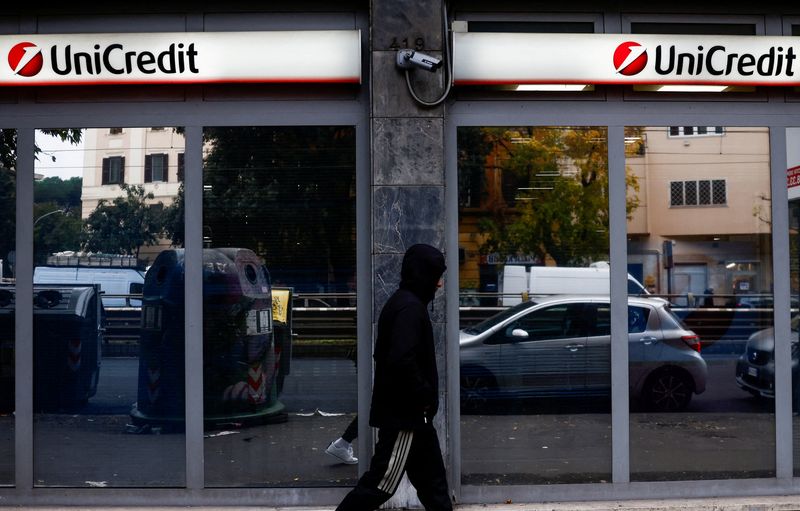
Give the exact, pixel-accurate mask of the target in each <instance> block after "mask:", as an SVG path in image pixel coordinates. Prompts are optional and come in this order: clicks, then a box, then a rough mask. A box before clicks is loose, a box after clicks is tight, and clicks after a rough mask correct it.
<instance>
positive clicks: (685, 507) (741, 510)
mask: <svg viewBox="0 0 800 511" xmlns="http://www.w3.org/2000/svg"><path fill="white" fill-rule="evenodd" d="M14 509H19V510H29V511H97V510H100V509H102V510H104V511H179V510H192V511H333V508H332V507H272V508H270V507H247V506H246V507H242V506H225V507H219V506H216V507H206V506H201V507H189V506H175V507H80V506H76V507H73V506H70V507H16V508H14ZM689 510H691V511H799V510H800V495H798V496H777V497H736V498H704V499H675V500H670V499H666V500H663V499H662V500H626V501H591V502H544V503H527V504H514V503H511V504H471V505H458V506H456V507H455V511H689Z"/></svg>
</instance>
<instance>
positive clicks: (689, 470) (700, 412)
mask: <svg viewBox="0 0 800 511" xmlns="http://www.w3.org/2000/svg"><path fill="white" fill-rule="evenodd" d="M684 129H685V128H684ZM627 130H629V131H635V132H637V133H639V134H640V136H641V140H642V141H643V143H644V144H645V150H644V151H642V152H641V154H637V153H634V152H626V168H627V169H628V172H629V173H630V174H633V175H635V176H637V177H638V178H639V182H640V183H642V184H643V186H641V187H640V188H639V189H637V190H631V189H629V196H630V197H635V200H636V202H637V203H638V204H639V205H640V207H639V208H638V209H636V210H634V211H633V212H632V214H631V215H630V216H629V218H628V239H629V241H628V271H629V273H630V274H631V275H633V276H634V277H636V278H637V279H638V280H641V282H642V283H643V284H644V285H645V287H646V288H647V289H648V290H649V292H650V293H652V294H653V295H654V296H656V297H660V298H664V299H665V300H667V301H668V302H669V305H667V306H659V305H658V304H657V303H654V304H653V306H652V311H651V313H650V317H649V319H647V320H646V321H644V322H641V321H642V320H641V319H639V318H640V315H639V314H637V313H635V309H634V308H632V307H629V309H628V320H629V325H630V330H629V332H630V344H629V381H630V393H631V398H632V400H631V414H630V467H631V473H630V475H631V480H632V481H668V480H698V479H726V478H758V477H774V476H775V434H774V432H775V423H774V422H775V421H774V410H773V403H772V399H771V397H767V396H768V395H771V393H772V392H773V389H772V386H773V379H772V372H771V369H769V368H768V367H767V366H766V365H760V366H756V365H754V364H753V363H751V362H750V361H749V359H748V355H747V354H748V353H750V352H751V351H753V350H756V351H758V350H762V349H764V348H765V343H766V344H769V342H771V341H768V340H766V338H767V337H768V335H767V334H766V333H765V332H771V330H770V327H771V326H772V309H771V307H772V305H771V303H772V292H773V291H772V290H773V286H772V254H771V247H772V236H771V222H770V195H771V192H770V164H769V132H768V130H767V129H766V128H736V127H725V128H724V130H723V129H720V130H719V131H718V132H724V133H725V136H724V137H712V136H706V137H700V136H698V137H696V138H695V139H692V140H691V142H690V143H686V141H685V139H676V138H674V137H673V136H671V135H673V130H672V129H671V128H668V127H629V128H627ZM707 131H708V132H710V131H711V130H710V129H709V130H707ZM684 133H685V132H684ZM677 183H683V184H684V193H685V195H684V198H683V202H681V201H680V200H679V195H678V194H677V193H676V184H677ZM668 184H669V185H668ZM666 204H670V205H671V206H679V205H684V206H690V205H697V206H698V207H699V206H708V205H716V206H719V205H725V206H726V207H707V208H705V209H703V211H702V214H701V215H698V214H697V213H698V209H697V208H696V207H667V206H666ZM661 303H662V304H663V302H661ZM644 325H646V326H644ZM656 325H658V326H656ZM651 327H652V328H651ZM770 346H771V344H770ZM770 349H771V348H770ZM770 367H771V366H770Z"/></svg>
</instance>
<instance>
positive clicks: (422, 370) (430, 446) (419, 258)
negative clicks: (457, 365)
mask: <svg viewBox="0 0 800 511" xmlns="http://www.w3.org/2000/svg"><path fill="white" fill-rule="evenodd" d="M444 270H445V264H444V256H443V255H442V253H441V252H440V251H439V250H437V249H435V248H434V247H431V246H430V245H421V244H420V245H414V246H412V247H410V248H409V249H408V250H407V251H406V253H405V256H404V257H403V265H402V270H401V274H400V288H399V289H398V290H397V291H395V292H394V294H393V295H392V296H391V297H390V298H389V300H388V301H387V302H386V305H384V307H383V310H382V311H381V314H380V318H379V319H378V337H377V340H376V341H375V352H374V355H373V357H374V359H375V379H374V383H373V390H372V405H371V408H370V419H369V423H370V425H371V426H373V427H376V428H378V443H377V444H376V445H375V454H374V455H373V456H372V460H370V467H369V470H367V472H366V473H364V475H363V476H361V478H360V479H359V481H358V483H357V485H356V487H355V488H353V490H351V491H350V493H348V494H347V495H346V496H345V498H344V500H342V502H341V504H339V507H337V508H336V509H337V511H371V510H373V509H377V508H378V507H379V506H380V505H381V504H383V503H384V502H386V501H387V500H389V498H390V497H391V496H392V495H394V493H395V492H396V491H397V487H398V485H399V484H400V480H401V478H402V476H403V473H404V472H405V473H406V474H407V475H408V479H409V481H411V484H413V485H414V488H416V490H417V496H418V497H419V500H420V502H421V503H422V505H423V506H425V509H426V510H428V511H451V510H452V509H453V505H452V503H451V501H450V495H449V490H448V488H447V477H446V473H445V467H444V462H443V461H442V452H441V448H440V446H439V438H438V436H437V434H436V429H435V428H434V427H433V417H434V416H435V415H436V412H437V410H438V409H439V376H438V372H437V369H436V351H435V348H434V339H433V328H432V325H431V320H430V317H429V316H428V311H427V306H428V304H429V303H430V302H431V301H432V300H433V298H434V295H435V294H436V290H437V288H439V287H441V285H442V282H441V277H442V274H443V273H444Z"/></svg>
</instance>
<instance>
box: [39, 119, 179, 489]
mask: <svg viewBox="0 0 800 511" xmlns="http://www.w3.org/2000/svg"><path fill="white" fill-rule="evenodd" d="M36 143H37V146H38V147H39V148H40V149H41V152H40V153H39V155H38V159H37V162H36V167H35V170H36V176H37V178H36V181H35V183H34V222H33V223H34V266H35V268H34V275H33V279H34V311H33V319H34V321H33V328H34V339H33V349H34V374H33V380H34V388H33V407H34V431H33V441H34V449H33V451H34V460H33V461H34V484H35V485H36V486H72V487H143V486H147V487H180V486H183V485H184V484H185V472H186V471H185V466H184V465H185V454H184V449H185V438H184V435H183V423H182V421H183V409H182V408H180V407H179V406H178V407H177V408H176V413H175V414H174V416H173V417H171V419H172V420H171V421H163V420H155V417H153V416H143V415H142V414H140V413H138V410H139V408H140V407H141V406H142V405H145V404H146V401H147V400H148V399H151V398H156V397H157V396H161V397H164V396H167V397H169V396H174V395H175V394H181V396H180V399H181V401H180V402H181V403H182V402H183V401H182V392H183V382H182V379H181V382H180V386H178V384H177V383H175V381H174V380H170V379H169V378H171V377H173V378H174V377H177V375H182V374H183V355H182V353H183V342H184V339H183V335H182V325H183V318H182V317H181V318H180V329H175V330H173V335H171V337H170V338H169V339H168V340H167V342H162V343H160V344H159V346H158V349H159V350H173V351H174V352H176V353H177V352H180V355H176V356H175V357H174V359H173V360H172V364H171V365H170V366H169V367H168V368H164V371H163V374H160V373H158V372H154V371H152V370H148V369H147V367H145V366H144V364H143V360H144V359H147V358H152V352H150V353H148V352H147V351H146V350H144V349H142V346H143V342H146V339H145V336H144V330H143V328H142V326H143V314H142V313H143V306H142V305H143V299H144V291H145V282H146V280H147V279H148V278H153V276H151V275H149V272H148V271H147V269H148V267H150V266H151V265H152V263H153V261H155V260H156V259H157V258H158V257H159V254H161V253H163V252H164V251H166V250H167V249H169V248H170V247H171V246H181V244H182V239H181V238H180V236H176V235H175V233H176V232H182V225H183V210H182V202H181V201H178V200H176V199H177V198H179V197H181V195H182V189H183V186H182V181H183V151H184V146H185V144H184V139H183V133H182V130H181V129H179V128H170V127H164V128H162V127H151V128H129V127H125V128H110V129H58V130H37V132H36ZM171 299H172V301H173V302H180V301H182V300H183V287H182V285H181V286H180V287H179V289H177V290H176V292H175V293H174V294H173V296H171ZM150 319H152V316H151V317H150ZM174 319H175V318H172V317H166V316H162V317H161V318H160V320H163V321H169V326H170V327H172V328H174V327H175V326H176V325H175V321H174ZM143 368H144V369H143ZM181 378H182V377H181ZM175 402H176V404H177V400H176V401H175Z"/></svg>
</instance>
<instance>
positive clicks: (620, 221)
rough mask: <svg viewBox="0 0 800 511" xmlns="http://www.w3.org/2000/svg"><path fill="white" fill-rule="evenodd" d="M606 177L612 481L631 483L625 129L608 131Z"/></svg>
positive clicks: (616, 128) (613, 128)
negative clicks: (609, 260) (608, 231)
mask: <svg viewBox="0 0 800 511" xmlns="http://www.w3.org/2000/svg"><path fill="white" fill-rule="evenodd" d="M608 174H609V178H608V188H609V190H608V213H609V224H610V225H609V230H610V233H609V246H610V250H611V254H610V256H611V439H612V441H611V451H612V456H611V458H612V478H613V481H614V483H627V482H630V457H629V456H630V444H629V429H630V427H629V424H630V418H629V416H628V364H629V362H628V265H627V261H628V243H627V241H626V238H627V216H626V212H625V202H626V197H625V196H626V193H627V189H626V188H627V187H626V183H625V127H624V126H609V128H608ZM622 263H626V264H622Z"/></svg>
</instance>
